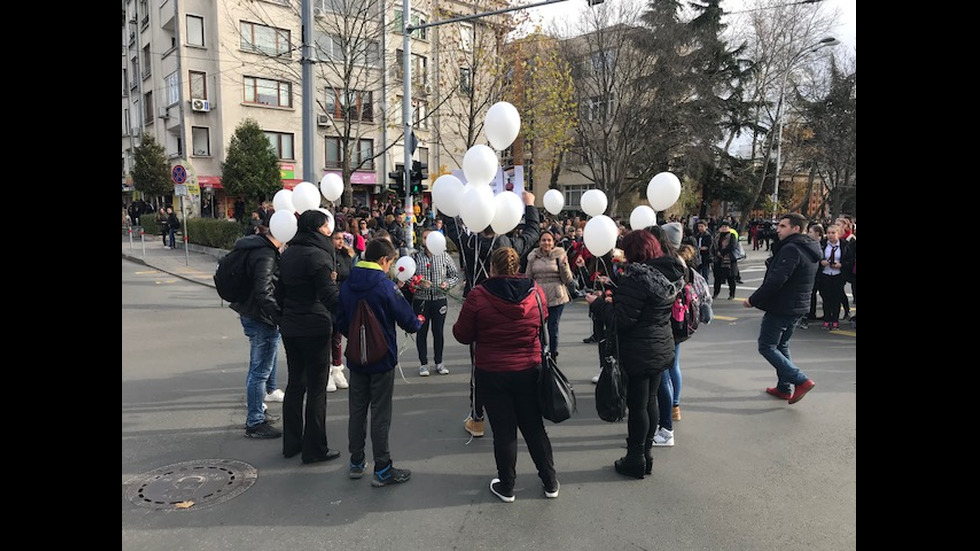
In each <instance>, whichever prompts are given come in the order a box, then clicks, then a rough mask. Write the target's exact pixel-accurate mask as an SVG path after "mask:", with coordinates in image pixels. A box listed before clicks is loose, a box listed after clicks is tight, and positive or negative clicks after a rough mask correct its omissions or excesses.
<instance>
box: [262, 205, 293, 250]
mask: <svg viewBox="0 0 980 551" xmlns="http://www.w3.org/2000/svg"><path fill="white" fill-rule="evenodd" d="M297 228H298V226H297V223H296V214H295V213H294V212H293V211H291V210H276V212H274V213H272V217H271V218H270V219H269V233H271V234H272V237H275V238H276V240H277V241H279V242H280V243H288V242H289V240H290V239H292V238H293V237H294V236H295V235H296V230H297Z"/></svg>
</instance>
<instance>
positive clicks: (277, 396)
mask: <svg viewBox="0 0 980 551" xmlns="http://www.w3.org/2000/svg"><path fill="white" fill-rule="evenodd" d="M284 398H286V393H285V392H283V391H282V389H281V388H277V389H275V390H273V391H272V392H270V393H268V394H266V395H265V401H266V402H281V401H283V399H284Z"/></svg>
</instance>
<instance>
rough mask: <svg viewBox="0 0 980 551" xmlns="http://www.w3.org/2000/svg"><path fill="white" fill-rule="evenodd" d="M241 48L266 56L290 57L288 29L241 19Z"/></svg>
mask: <svg viewBox="0 0 980 551" xmlns="http://www.w3.org/2000/svg"><path fill="white" fill-rule="evenodd" d="M241 32H242V41H241V48H242V49H243V50H245V51H247V52H255V53H257V54H265V55H268V56H282V57H287V58H288V57H292V54H291V52H290V48H289V31H288V30H287V29H277V28H275V27H267V26H265V25H260V24H258V23H249V22H247V21H242V25H241Z"/></svg>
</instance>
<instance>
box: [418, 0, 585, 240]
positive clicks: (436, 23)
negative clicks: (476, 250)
mask: <svg viewBox="0 0 980 551" xmlns="http://www.w3.org/2000/svg"><path fill="white" fill-rule="evenodd" d="M567 1H568V0H545V1H543V2H537V3H534V4H527V5H524V6H514V7H510V8H504V9H501V10H494V11H487V12H482V13H475V14H473V15H463V16H460V17H453V18H451V19H445V20H442V21H434V22H431V23H426V24H424V25H417V26H412V25H409V22H411V20H412V12H411V7H410V6H409V0H402V56H403V59H402V67H404V68H405V70H404V71H403V73H402V80H403V85H404V89H403V94H404V97H403V98H402V129H403V131H404V135H403V137H402V140H403V141H404V144H405V147H404V149H405V157H404V159H405V162H404V165H403V166H402V181H403V182H405V207H404V208H405V218H406V219H407V220H410V222H409V223H408V231H406V232H405V246H406V247H407V248H408V250H409V251H411V250H412V249H414V248H415V244H414V242H415V222H416V220H415V210H414V208H413V207H414V204H413V202H412V188H411V181H412V179H411V170H412V155H413V154H414V153H415V152H414V151H412V148H410V147H409V145H408V141H409V137H410V136H411V135H412V64H411V61H412V33H413V32H415V31H417V30H421V29H428V28H429V27H438V26H440V25H446V24H448V23H458V22H460V21H469V20H471V19H480V18H481V17H487V16H490V15H499V14H502V13H508V12H512V11H518V10H526V9H528V8H536V7H538V6H545V5H548V4H557V3H559V2H567ZM587 1H588V4H589V5H590V6H594V5H596V4H600V3H602V0H587ZM425 161H426V162H428V159H425Z"/></svg>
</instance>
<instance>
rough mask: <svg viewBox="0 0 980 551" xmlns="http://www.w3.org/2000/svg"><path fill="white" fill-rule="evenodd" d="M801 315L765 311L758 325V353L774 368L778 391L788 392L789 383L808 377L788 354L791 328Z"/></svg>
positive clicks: (795, 382) (797, 382)
mask: <svg viewBox="0 0 980 551" xmlns="http://www.w3.org/2000/svg"><path fill="white" fill-rule="evenodd" d="M801 317H803V316H801V315H796V314H790V315H780V314H772V313H770V312H766V313H765V315H764V316H762V325H761V326H760V327H759V354H762V357H763V358H765V359H766V361H768V362H769V363H770V364H772V366H773V367H775V368H776V377H777V378H778V382H777V383H776V388H777V389H779V391H780V392H785V393H787V394H788V393H789V392H790V386H789V385H791V384H792V385H798V384H801V383H803V382H804V381H806V380H807V379H808V377H807V376H806V374H805V373H803V371H801V370H800V368H799V367H797V366H796V364H794V363H793V360H792V359H790V354H789V339H790V337H792V336H793V328H794V327H796V323H797V322H798V321H800V318H801Z"/></svg>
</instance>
